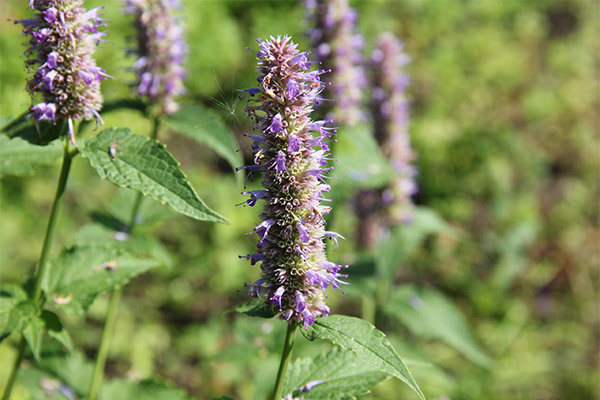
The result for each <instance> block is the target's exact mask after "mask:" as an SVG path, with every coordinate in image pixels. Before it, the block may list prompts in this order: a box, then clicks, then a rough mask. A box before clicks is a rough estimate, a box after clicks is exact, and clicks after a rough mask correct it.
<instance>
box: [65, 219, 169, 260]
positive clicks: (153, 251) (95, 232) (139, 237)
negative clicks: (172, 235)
mask: <svg viewBox="0 0 600 400" xmlns="http://www.w3.org/2000/svg"><path fill="white" fill-rule="evenodd" d="M75 244H76V245H79V246H103V247H110V248H113V249H116V250H121V251H124V252H127V253H131V254H135V255H138V256H140V257H142V258H149V259H152V260H155V261H157V262H158V263H160V265H162V266H165V267H167V268H172V267H173V258H172V257H171V255H170V254H169V252H168V250H167V249H166V248H165V247H164V246H163V245H162V243H161V242H160V241H158V240H157V239H156V238H155V237H154V236H152V235H149V234H144V233H141V232H135V234H133V235H130V234H127V233H125V232H122V231H115V230H113V229H110V228H107V227H106V226H104V225H101V224H88V225H85V226H84V227H83V228H81V229H80V230H79V231H78V232H77V234H76V235H75Z"/></svg>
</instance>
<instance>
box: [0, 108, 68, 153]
mask: <svg viewBox="0 0 600 400" xmlns="http://www.w3.org/2000/svg"><path fill="white" fill-rule="evenodd" d="M28 114H29V110H27V111H25V112H24V113H23V114H21V115H20V116H18V117H17V118H14V119H13V118H9V119H4V118H3V121H2V128H1V129H0V131H1V132H2V133H5V134H6V135H7V136H8V137H10V138H13V139H14V138H16V137H19V138H21V139H24V140H25V141H27V142H29V143H31V144H34V145H40V146H45V145H47V144H48V143H50V142H52V141H54V140H55V139H57V138H58V137H59V136H60V134H61V132H66V130H67V124H66V123H65V122H64V121H63V120H59V121H57V122H56V123H53V122H50V121H35V119H33V118H27V115H28Z"/></svg>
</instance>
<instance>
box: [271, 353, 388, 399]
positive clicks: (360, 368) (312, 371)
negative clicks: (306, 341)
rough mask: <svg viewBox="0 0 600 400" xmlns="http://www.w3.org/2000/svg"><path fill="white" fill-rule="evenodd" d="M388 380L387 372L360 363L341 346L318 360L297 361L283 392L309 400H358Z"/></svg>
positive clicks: (288, 374)
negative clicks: (305, 387) (302, 390)
mask: <svg viewBox="0 0 600 400" xmlns="http://www.w3.org/2000/svg"><path fill="white" fill-rule="evenodd" d="M386 377H387V375H386V374H384V373H383V372H380V371H378V370H377V369H375V368H374V367H372V366H370V365H368V364H365V363H364V362H362V361H360V360H359V359H358V358H357V357H356V355H354V354H353V353H352V352H349V351H344V350H342V349H340V348H338V347H335V348H334V349H333V350H331V351H330V352H328V353H326V354H321V355H319V356H318V357H316V358H315V359H312V360H311V359H303V360H297V361H296V362H294V364H293V365H292V366H291V367H290V369H289V370H288V373H287V375H286V380H285V384H284V386H283V392H284V393H286V394H288V393H293V392H294V394H298V395H300V393H301V395H302V396H303V397H304V398H305V399H307V400H308V399H313V400H314V399H319V400H345V399H356V398H357V397H358V396H362V395H365V394H367V393H369V389H371V388H372V387H373V386H375V385H377V384H378V383H379V382H381V381H382V380H384V379H385V378H386ZM311 382H312V383H316V382H320V383H318V384H317V385H315V386H313V387H312V388H311V390H310V391H309V392H305V393H303V392H299V389H301V388H302V387H303V386H305V385H307V384H310V383H311Z"/></svg>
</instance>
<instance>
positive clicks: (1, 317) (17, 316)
mask: <svg viewBox="0 0 600 400" xmlns="http://www.w3.org/2000/svg"><path fill="white" fill-rule="evenodd" d="M37 311H38V308H37V307H36V305H35V304H34V303H33V302H31V301H29V300H27V293H25V291H24V290H23V289H22V288H21V287H20V286H18V285H15V284H9V283H4V284H0V342H2V340H4V339H6V338H7V337H8V336H9V335H10V334H11V333H12V332H22V331H23V329H25V327H26V326H27V321H28V320H29V318H32V317H34V316H35V315H36V314H37Z"/></svg>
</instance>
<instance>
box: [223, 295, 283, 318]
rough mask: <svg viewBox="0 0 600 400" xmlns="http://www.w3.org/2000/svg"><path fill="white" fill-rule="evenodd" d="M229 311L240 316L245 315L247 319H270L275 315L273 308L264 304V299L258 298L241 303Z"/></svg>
mask: <svg viewBox="0 0 600 400" xmlns="http://www.w3.org/2000/svg"><path fill="white" fill-rule="evenodd" d="M231 311H235V312H238V313H240V314H246V315H247V316H249V317H259V318H272V317H274V316H275V315H276V314H277V313H276V312H275V311H274V310H273V307H270V306H269V305H268V304H266V303H265V300H264V299H260V298H256V299H252V300H249V301H247V302H245V303H242V304H240V305H239V306H236V307H234V308H232V309H231Z"/></svg>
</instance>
